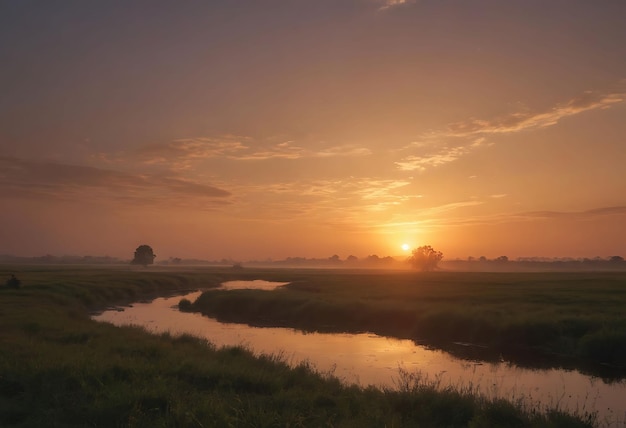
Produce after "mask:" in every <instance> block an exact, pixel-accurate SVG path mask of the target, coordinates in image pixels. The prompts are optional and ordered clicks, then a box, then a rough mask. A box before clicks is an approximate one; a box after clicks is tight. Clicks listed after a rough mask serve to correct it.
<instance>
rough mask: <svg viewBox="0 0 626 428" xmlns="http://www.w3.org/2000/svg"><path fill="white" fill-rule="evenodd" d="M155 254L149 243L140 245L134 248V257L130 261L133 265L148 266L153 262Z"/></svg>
mask: <svg viewBox="0 0 626 428" xmlns="http://www.w3.org/2000/svg"><path fill="white" fill-rule="evenodd" d="M155 258H156V255H155V254H154V252H153V251H152V247H150V246H149V245H140V246H138V247H137V249H136V250H135V257H134V258H133V260H132V261H131V262H130V263H131V264H133V265H142V266H148V265H151V264H153V263H154V259H155Z"/></svg>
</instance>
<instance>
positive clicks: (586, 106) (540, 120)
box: [442, 91, 626, 137]
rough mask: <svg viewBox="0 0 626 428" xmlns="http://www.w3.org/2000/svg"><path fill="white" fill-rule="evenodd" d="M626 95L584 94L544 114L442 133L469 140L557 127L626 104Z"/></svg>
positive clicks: (464, 124) (465, 124)
mask: <svg viewBox="0 0 626 428" xmlns="http://www.w3.org/2000/svg"><path fill="white" fill-rule="evenodd" d="M625 99H626V93H623V92H617V93H608V94H606V93H598V92H593V91H587V92H584V93H583V94H582V95H580V96H578V97H576V98H573V99H571V100H569V101H568V102H566V103H563V104H559V105H557V106H556V107H554V108H552V109H550V110H548V111H545V112H517V113H512V114H510V115H507V116H502V117H499V118H496V119H492V120H481V119H472V120H469V121H465V122H457V123H453V124H450V125H449V126H448V130H447V132H443V133H442V134H443V135H445V136H449V137H468V136H472V135H483V136H484V135H488V134H507V133H516V132H520V131H525V130H528V129H536V128H545V127H548V126H552V125H556V124H557V123H558V122H559V121H560V120H561V119H563V118H566V117H570V116H574V115H577V114H580V113H583V112H585V111H589V110H597V109H606V108H609V107H611V106H612V105H615V104H618V103H621V102H623V101H624V100H625Z"/></svg>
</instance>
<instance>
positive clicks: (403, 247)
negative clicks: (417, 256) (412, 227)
mask: <svg viewBox="0 0 626 428" xmlns="http://www.w3.org/2000/svg"><path fill="white" fill-rule="evenodd" d="M400 247H401V248H402V250H403V251H409V250H410V249H411V246H410V245H409V244H402V245H401V246H400Z"/></svg>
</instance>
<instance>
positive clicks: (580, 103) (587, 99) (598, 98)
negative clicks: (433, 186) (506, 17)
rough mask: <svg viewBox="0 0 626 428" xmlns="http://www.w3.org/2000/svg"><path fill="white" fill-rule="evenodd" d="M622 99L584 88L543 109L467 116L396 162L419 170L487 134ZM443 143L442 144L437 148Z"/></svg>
mask: <svg viewBox="0 0 626 428" xmlns="http://www.w3.org/2000/svg"><path fill="white" fill-rule="evenodd" d="M625 100H626V92H623V91H617V92H610V93H602V92H594V91H587V92H584V93H583V94H581V95H580V96H578V97H575V98H573V99H571V100H569V101H567V102H565V103H561V104H558V105H557V106H555V107H553V108H552V109H550V110H547V111H539V112H532V111H520V112H515V113H511V114H509V115H506V116H502V117H497V118H493V119H470V120H467V121H463V122H456V123H452V124H450V125H448V126H447V128H446V129H442V130H439V131H433V132H430V133H428V134H425V135H422V136H421V137H420V138H419V140H418V141H416V142H413V143H411V144H410V145H408V146H407V147H405V150H409V151H414V152H418V153H417V154H411V155H408V156H405V157H404V158H403V159H401V160H400V161H397V162H396V166H397V168H398V169H400V170H403V171H414V170H418V171H423V170H425V169H427V168H429V167H437V166H441V165H445V164H447V163H450V162H453V161H455V160H457V159H459V158H461V157H463V156H465V155H467V154H468V153H470V152H471V151H473V150H475V149H476V148H478V147H481V146H485V145H488V144H490V143H487V142H486V140H487V137H489V136H493V135H506V134H515V133H519V132H523V131H531V130H534V129H541V128H546V127H549V126H554V125H556V124H557V123H559V121H561V120H562V119H564V118H567V117H571V116H575V115H577V114H580V113H583V112H586V111H591V110H602V109H608V108H610V107H612V106H614V105H617V104H620V103H623V102H624V101H625ZM442 144H446V145H445V146H444V147H440V146H441V145H442Z"/></svg>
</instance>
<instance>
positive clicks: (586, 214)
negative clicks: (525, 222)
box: [516, 205, 626, 220]
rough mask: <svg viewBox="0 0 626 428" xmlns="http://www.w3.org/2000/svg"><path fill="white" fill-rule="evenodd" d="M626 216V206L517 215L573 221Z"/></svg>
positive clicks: (520, 215) (520, 216)
mask: <svg viewBox="0 0 626 428" xmlns="http://www.w3.org/2000/svg"><path fill="white" fill-rule="evenodd" d="M609 215H626V206H622V205H618V206H613V207H602V208H594V209H591V210H586V211H532V212H525V213H520V214H517V215H516V216H517V217H519V218H546V219H549V218H559V219H564V218H569V219H574V220H586V219H591V218H596V217H601V216H609Z"/></svg>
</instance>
